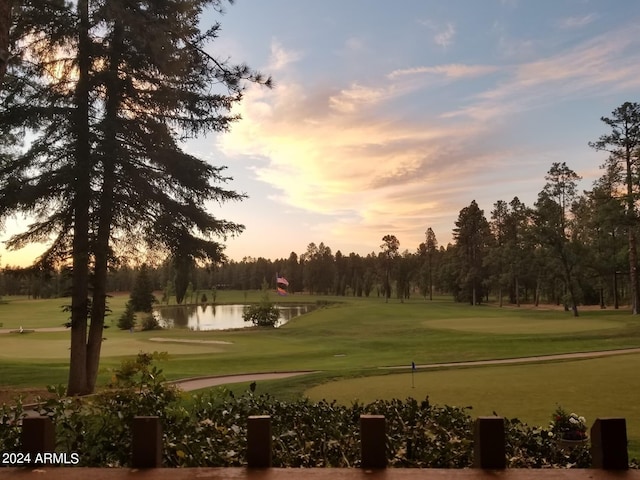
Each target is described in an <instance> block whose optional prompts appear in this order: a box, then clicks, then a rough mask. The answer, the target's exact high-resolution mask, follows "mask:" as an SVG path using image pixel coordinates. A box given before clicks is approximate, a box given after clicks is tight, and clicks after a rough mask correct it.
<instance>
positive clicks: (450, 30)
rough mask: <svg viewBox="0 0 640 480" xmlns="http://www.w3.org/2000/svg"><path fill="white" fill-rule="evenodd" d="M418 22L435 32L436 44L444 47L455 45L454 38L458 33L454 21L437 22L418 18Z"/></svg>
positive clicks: (434, 39)
mask: <svg viewBox="0 0 640 480" xmlns="http://www.w3.org/2000/svg"><path fill="white" fill-rule="evenodd" d="M418 23H419V24H421V25H424V26H425V27H427V28H428V29H429V30H431V32H433V41H434V43H435V44H436V45H438V46H440V47H442V48H447V47H449V46H451V45H453V39H454V37H455V35H456V27H455V25H454V24H453V23H451V22H447V23H445V24H437V23H435V22H434V21H432V20H418Z"/></svg>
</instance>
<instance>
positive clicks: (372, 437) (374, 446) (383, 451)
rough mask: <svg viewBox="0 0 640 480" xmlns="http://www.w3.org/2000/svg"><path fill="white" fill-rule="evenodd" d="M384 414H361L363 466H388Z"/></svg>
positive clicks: (370, 467)
mask: <svg viewBox="0 0 640 480" xmlns="http://www.w3.org/2000/svg"><path fill="white" fill-rule="evenodd" d="M386 429H387V428H386V422H385V418H384V415H360V443H361V456H362V468H365V469H373V468H387V432H386Z"/></svg>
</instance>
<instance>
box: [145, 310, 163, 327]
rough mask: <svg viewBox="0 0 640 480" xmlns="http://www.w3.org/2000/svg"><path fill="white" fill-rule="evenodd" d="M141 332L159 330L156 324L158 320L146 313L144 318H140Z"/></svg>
mask: <svg viewBox="0 0 640 480" xmlns="http://www.w3.org/2000/svg"><path fill="white" fill-rule="evenodd" d="M140 328H142V330H159V329H161V328H162V327H161V326H160V324H159V323H158V319H157V318H156V317H155V316H154V315H153V314H152V313H148V314H146V315H145V316H144V317H142V325H141V327H140Z"/></svg>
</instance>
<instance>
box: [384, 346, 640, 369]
mask: <svg viewBox="0 0 640 480" xmlns="http://www.w3.org/2000/svg"><path fill="white" fill-rule="evenodd" d="M628 353H640V348H622V349H618V350H596V351H593V352H575V353H557V354H553V355H537V356H533V357H516V358H502V359H498V360H472V361H468V362H449V363H428V364H424V365H416V369H425V370H426V369H430V368H442V367H473V366H476V365H508V364H513V363H537V362H549V361H553V360H579V359H586V358H598V357H611V356H614V355H625V354H628ZM380 368H385V369H393V370H395V369H398V370H399V369H405V370H406V369H407V368H411V366H410V365H409V366H406V365H399V366H393V367H380Z"/></svg>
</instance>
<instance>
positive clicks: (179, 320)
mask: <svg viewBox="0 0 640 480" xmlns="http://www.w3.org/2000/svg"><path fill="white" fill-rule="evenodd" d="M245 306H246V305H200V306H196V305H189V306H183V305H177V306H170V307H158V308H156V309H155V310H154V313H155V315H156V317H157V318H158V323H159V324H160V326H161V327H163V328H189V329H190V330H227V329H231V328H246V327H251V326H252V324H251V322H245V321H244V319H243V318H242V313H243V312H244V307H245ZM315 308H316V306H315V305H311V304H301V305H278V310H280V318H279V319H278V323H277V325H276V326H277V327H280V326H282V325H284V324H285V323H287V322H288V321H289V320H291V319H292V318H294V317H297V316H299V315H302V314H303V313H307V312H310V311H311V310H313V309H315Z"/></svg>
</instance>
